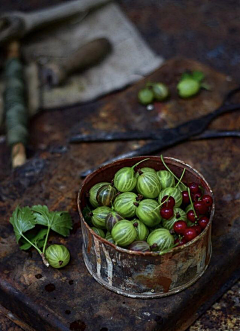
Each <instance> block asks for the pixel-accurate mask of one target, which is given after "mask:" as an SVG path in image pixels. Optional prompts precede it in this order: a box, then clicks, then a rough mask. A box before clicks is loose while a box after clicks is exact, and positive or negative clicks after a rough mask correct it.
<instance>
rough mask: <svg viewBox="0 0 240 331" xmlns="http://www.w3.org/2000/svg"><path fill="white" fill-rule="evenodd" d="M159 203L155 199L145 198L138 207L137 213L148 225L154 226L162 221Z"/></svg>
mask: <svg viewBox="0 0 240 331" xmlns="http://www.w3.org/2000/svg"><path fill="white" fill-rule="evenodd" d="M158 207H159V205H158V203H157V201H155V200H153V199H144V200H142V201H141V202H140V203H139V206H138V207H137V209H136V215H137V217H138V218H139V220H140V221H141V222H143V223H144V224H145V225H146V226H149V227H154V226H156V225H157V224H159V223H160V222H161V219H162V218H161V216H160V213H159V208H158Z"/></svg>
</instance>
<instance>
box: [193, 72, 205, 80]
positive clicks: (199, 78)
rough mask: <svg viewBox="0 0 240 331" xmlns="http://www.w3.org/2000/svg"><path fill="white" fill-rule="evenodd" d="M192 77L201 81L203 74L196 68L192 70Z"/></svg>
mask: <svg viewBox="0 0 240 331" xmlns="http://www.w3.org/2000/svg"><path fill="white" fill-rule="evenodd" d="M192 78H193V79H194V80H196V81H198V82H201V81H202V80H203V79H204V78H205V75H204V73H203V72H202V71H197V70H196V71H193V72H192Z"/></svg>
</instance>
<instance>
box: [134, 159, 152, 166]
mask: <svg viewBox="0 0 240 331" xmlns="http://www.w3.org/2000/svg"><path fill="white" fill-rule="evenodd" d="M147 160H149V158H147V159H144V160H141V161H139V162H138V163H136V164H134V165H133V166H132V167H131V168H135V167H136V166H137V165H139V164H140V163H142V162H144V161H147Z"/></svg>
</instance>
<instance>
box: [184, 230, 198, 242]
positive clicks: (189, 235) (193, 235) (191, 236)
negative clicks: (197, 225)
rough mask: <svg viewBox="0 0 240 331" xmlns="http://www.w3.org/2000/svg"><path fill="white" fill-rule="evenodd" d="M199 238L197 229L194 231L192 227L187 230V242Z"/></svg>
mask: <svg viewBox="0 0 240 331" xmlns="http://www.w3.org/2000/svg"><path fill="white" fill-rule="evenodd" d="M196 236H197V232H196V230H195V229H193V228H192V227H191V228H186V229H185V230H184V238H185V239H186V240H187V241H191V240H193V239H194V238H196Z"/></svg>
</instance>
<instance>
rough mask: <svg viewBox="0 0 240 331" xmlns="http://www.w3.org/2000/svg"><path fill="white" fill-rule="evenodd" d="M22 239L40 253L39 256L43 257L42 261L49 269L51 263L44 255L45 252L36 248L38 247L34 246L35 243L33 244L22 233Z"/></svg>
mask: <svg viewBox="0 0 240 331" xmlns="http://www.w3.org/2000/svg"><path fill="white" fill-rule="evenodd" d="M22 237H23V238H24V239H25V240H26V241H27V242H28V243H29V244H30V245H31V246H33V247H34V248H35V249H36V250H37V252H38V253H39V255H40V256H41V258H42V261H43V263H44V264H45V266H47V267H49V263H48V261H47V260H46V257H45V255H44V253H43V252H41V250H40V249H39V248H38V247H37V246H36V245H34V243H33V242H31V241H30V240H29V239H28V238H27V237H26V236H24V234H23V233H22Z"/></svg>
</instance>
